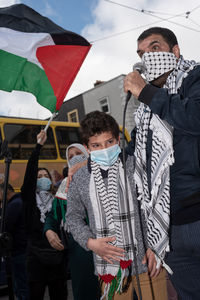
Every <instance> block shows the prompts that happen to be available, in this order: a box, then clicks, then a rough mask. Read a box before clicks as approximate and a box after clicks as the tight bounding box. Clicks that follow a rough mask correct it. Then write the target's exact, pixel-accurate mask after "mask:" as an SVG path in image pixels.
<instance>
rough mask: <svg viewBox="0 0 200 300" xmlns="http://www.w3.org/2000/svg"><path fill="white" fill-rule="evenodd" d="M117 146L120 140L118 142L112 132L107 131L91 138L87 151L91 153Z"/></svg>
mask: <svg viewBox="0 0 200 300" xmlns="http://www.w3.org/2000/svg"><path fill="white" fill-rule="evenodd" d="M115 144H119V138H118V140H117V139H116V138H115V137H114V136H113V135H112V133H111V132H110V131H105V132H102V133H100V134H95V135H93V136H91V137H90V138H89V141H88V146H87V147H86V149H87V150H89V151H95V150H102V149H105V148H109V147H111V146H113V145H115Z"/></svg>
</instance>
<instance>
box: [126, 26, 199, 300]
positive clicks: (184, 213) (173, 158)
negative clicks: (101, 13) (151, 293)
mask: <svg viewBox="0 0 200 300" xmlns="http://www.w3.org/2000/svg"><path fill="white" fill-rule="evenodd" d="M137 53H138V54H139V56H140V58H141V60H142V63H143V65H144V68H145V72H144V76H145V79H146V80H144V79H143V76H141V74H139V72H137V71H136V70H135V71H133V72H131V73H130V74H128V75H127V76H126V77H125V80H124V90H125V92H128V91H130V92H131V93H132V94H133V96H134V97H135V98H136V99H138V100H139V101H140V106H139V108H138V110H137V112H136V115H135V120H136V130H135V131H134V132H133V134H132V137H133V141H132V147H130V148H129V150H128V151H130V152H134V154H135V158H136V168H135V172H134V173H135V174H134V176H135V180H136V185H137V188H138V192H139V195H138V196H139V198H138V199H140V201H141V204H142V206H143V208H144V211H145V212H146V214H147V216H148V217H149V222H148V228H149V231H152V237H156V236H158V235H160V234H162V233H164V234H163V240H162V241H160V243H159V244H158V245H155V246H154V247H153V250H154V252H156V253H157V254H159V256H160V258H161V263H162V262H163V259H164V257H165V262H166V263H167V264H168V266H169V267H170V269H171V271H170V269H168V271H169V272H170V274H171V276H170V278H171V280H172V283H173V285H174V287H175V289H176V291H177V293H178V297H179V298H180V299H182V300H186V299H192V300H195V299H196V300H197V299H200V286H199V284H198V282H199V280H200V268H199V267H200V255H199V246H200V164H199V160H200V156H199V153H200V118H199V115H200V114H199V113H200V65H199V64H198V63H196V62H195V61H193V60H185V59H184V58H183V56H182V55H181V54H180V48H179V45H178V41H177V38H176V36H175V34H174V33H173V32H172V31H171V30H169V29H168V28H162V27H152V28H149V29H147V30H145V31H144V32H143V33H142V34H141V35H140V36H139V37H138V40H137ZM168 251H169V252H168ZM165 255H166V256H165Z"/></svg>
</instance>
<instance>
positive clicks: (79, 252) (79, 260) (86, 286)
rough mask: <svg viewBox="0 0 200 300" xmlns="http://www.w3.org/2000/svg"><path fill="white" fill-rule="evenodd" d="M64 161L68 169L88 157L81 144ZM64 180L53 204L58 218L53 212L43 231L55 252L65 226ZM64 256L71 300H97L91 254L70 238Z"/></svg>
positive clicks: (59, 245)
mask: <svg viewBox="0 0 200 300" xmlns="http://www.w3.org/2000/svg"><path fill="white" fill-rule="evenodd" d="M66 158H67V161H68V166H69V168H71V167H75V166H77V165H79V167H80V165H81V164H82V165H84V164H86V163H87V158H88V153H87V151H86V149H85V147H84V146H83V145H81V144H77V143H76V144H72V145H70V146H69V147H68V148H67V150H66ZM66 183H67V178H65V179H63V181H62V183H61V185H60V187H59V188H58V191H57V193H56V197H57V199H55V200H54V205H55V202H56V205H57V206H60V208H61V209H60V211H61V212H62V213H61V214H60V215H58V214H57V215H55V214H54V208H52V210H51V212H50V213H49V214H48V216H47V219H46V222H45V227H44V231H45V232H46V236H47V238H48V240H49V242H50V244H51V245H52V247H54V248H55V249H57V250H59V249H60V247H63V242H62V241H61V239H60V238H59V237H58V235H57V234H56V231H57V228H58V224H62V223H64V222H65V212H66V211H64V209H65V208H66V201H65V200H67V194H66ZM68 255H69V269H70V274H71V279H72V290H73V296H74V300H85V299H87V300H94V299H95V300H98V299H99V295H100V288H99V283H98V278H97V276H95V275H94V265H93V256H92V252H91V251H85V250H84V249H83V248H82V247H81V246H79V244H78V243H76V242H75V240H74V239H73V237H72V235H70V234H69V236H68Z"/></svg>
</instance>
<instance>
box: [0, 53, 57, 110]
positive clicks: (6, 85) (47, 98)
mask: <svg viewBox="0 0 200 300" xmlns="http://www.w3.org/2000/svg"><path fill="white" fill-rule="evenodd" d="M0 90H4V91H7V92H11V91H13V90H16V91H24V92H29V93H32V94H33V95H35V97H36V100H37V102H38V103H39V104H40V105H42V106H44V107H46V108H47V109H48V110H50V111H51V112H55V110H56V102H57V99H56V96H55V94H54V91H53V89H52V87H51V84H50V82H49V80H48V78H47V76H46V74H45V72H44V70H43V69H41V68H40V67H39V66H38V65H36V64H34V63H32V62H29V61H28V60H27V59H26V58H23V57H20V56H17V55H14V54H11V53H9V52H6V51H3V50H0Z"/></svg>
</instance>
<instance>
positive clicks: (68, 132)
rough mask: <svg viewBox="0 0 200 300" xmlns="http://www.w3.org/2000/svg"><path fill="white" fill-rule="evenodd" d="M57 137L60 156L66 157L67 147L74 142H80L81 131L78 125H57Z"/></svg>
mask: <svg viewBox="0 0 200 300" xmlns="http://www.w3.org/2000/svg"><path fill="white" fill-rule="evenodd" d="M55 131H56V137H57V142H58V147H59V152H60V156H61V158H63V159H66V148H67V147H68V146H69V145H71V144H73V143H80V140H81V139H80V133H79V129H78V127H62V126H56V128H55Z"/></svg>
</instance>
